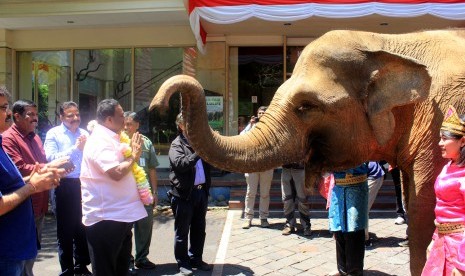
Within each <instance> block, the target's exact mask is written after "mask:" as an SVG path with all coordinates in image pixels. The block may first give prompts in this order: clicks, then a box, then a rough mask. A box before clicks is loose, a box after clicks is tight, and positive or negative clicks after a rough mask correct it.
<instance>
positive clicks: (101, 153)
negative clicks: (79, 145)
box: [80, 99, 147, 276]
mask: <svg viewBox="0 0 465 276" xmlns="http://www.w3.org/2000/svg"><path fill="white" fill-rule="evenodd" d="M123 114H124V112H123V108H122V107H121V106H120V105H119V103H118V102H117V101H116V100H114V99H105V100H103V101H101V102H100V103H99V104H98V106H97V121H98V125H96V126H95V128H94V130H93V132H92V134H91V135H90V136H89V138H88V139H87V142H86V146H85V148H84V153H83V160H82V165H81V176H80V179H81V191H82V215H83V217H82V223H83V224H84V225H85V227H86V235H87V240H88V243H89V252H90V257H91V263H92V273H93V275H96V276H99V275H102V276H107V275H115V276H117V275H122V276H126V275H127V273H128V269H129V258H130V254H131V246H132V242H131V239H132V232H131V229H132V225H133V222H134V221H137V220H139V219H141V218H144V217H146V216H147V212H146V211H145V208H144V205H143V204H142V201H141V200H140V198H139V194H138V191H137V186H136V181H135V178H134V175H133V173H132V165H133V164H134V162H136V160H138V159H139V157H140V155H141V141H142V140H141V135H140V134H139V133H135V134H134V135H133V136H132V139H131V143H130V146H129V148H130V149H131V151H132V152H131V155H129V157H127V158H125V157H124V154H123V151H124V149H125V145H124V143H120V132H121V130H122V129H123V128H124V116H123Z"/></svg>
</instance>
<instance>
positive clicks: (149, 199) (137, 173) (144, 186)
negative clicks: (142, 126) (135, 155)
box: [119, 132, 153, 205]
mask: <svg viewBox="0 0 465 276" xmlns="http://www.w3.org/2000/svg"><path fill="white" fill-rule="evenodd" d="M119 140H120V142H121V153H122V154H123V156H124V158H128V157H130V156H131V154H132V149H131V147H130V146H129V145H130V144H131V139H130V138H129V136H128V135H127V134H126V133H125V132H121V134H120V139H119ZM132 175H133V176H134V179H135V180H136V184H137V191H138V192H139V197H140V200H141V201H142V203H144V205H150V204H153V195H152V191H151V189H150V184H149V182H148V181H147V174H146V173H145V171H144V169H143V168H141V167H140V166H139V165H138V164H137V162H134V163H133V164H132Z"/></svg>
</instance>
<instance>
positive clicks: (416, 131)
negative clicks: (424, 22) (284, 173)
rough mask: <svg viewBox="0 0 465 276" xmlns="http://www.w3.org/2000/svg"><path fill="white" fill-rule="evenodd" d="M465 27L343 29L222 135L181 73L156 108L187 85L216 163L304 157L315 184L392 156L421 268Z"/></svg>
mask: <svg viewBox="0 0 465 276" xmlns="http://www.w3.org/2000/svg"><path fill="white" fill-rule="evenodd" d="M464 64H465V30H461V29H450V30H429V31H421V32H415V33H405V34H379V33H370V32H363V31H351V30H334V31H330V32H328V33H326V34H324V35H322V36H321V37H319V38H317V39H315V40H314V41H312V42H311V43H310V44H308V45H307V46H306V47H305V49H304V50H303V52H302V54H301V55H300V57H299V58H298V61H297V63H296V65H295V68H294V70H293V72H292V75H291V77H290V78H289V79H288V80H286V81H285V82H284V83H283V84H282V85H281V86H280V87H279V88H278V89H277V91H276V93H275V95H274V97H273V99H272V101H271V103H270V105H269V108H268V109H267V111H266V113H265V114H264V115H263V116H262V118H261V119H260V122H258V123H257V125H256V127H255V128H254V129H253V130H252V131H250V132H248V133H247V134H245V135H237V136H222V135H220V134H219V133H217V132H214V131H213V130H212V129H210V127H209V126H208V124H207V115H206V104H205V98H204V97H205V96H204V91H203V87H202V86H201V84H200V83H199V82H198V81H196V80H195V79H194V78H193V77H189V76H185V75H178V76H174V77H172V78H170V79H168V80H166V81H165V82H164V84H163V85H162V86H161V87H160V89H159V90H158V92H157V93H156V95H155V97H154V98H153V100H152V102H151V104H150V107H149V109H150V110H152V109H153V108H155V107H156V108H159V109H163V108H166V106H167V104H168V100H169V98H170V97H171V95H173V94H174V93H176V92H180V94H181V99H182V104H181V112H182V113H183V115H184V118H185V120H186V122H187V133H188V137H189V141H190V143H191V144H192V146H193V147H194V149H195V150H196V151H197V152H198V154H199V155H200V156H201V157H202V158H204V159H205V160H206V161H207V162H209V163H210V164H212V165H214V166H216V167H218V168H221V169H224V170H228V171H234V172H251V171H264V170H267V169H270V168H275V167H278V166H280V165H282V164H286V163H291V162H298V161H302V160H303V161H304V162H305V172H306V185H307V186H308V185H311V184H312V183H313V182H314V180H315V179H318V178H319V177H320V176H321V174H322V173H324V172H331V171H336V170H343V169H347V168H350V167H354V166H356V165H358V164H361V163H363V162H366V161H367V160H386V161H387V162H389V163H390V164H392V165H397V166H398V167H399V168H400V170H401V172H402V187H403V191H404V196H405V199H406V205H407V206H406V207H407V210H408V212H409V226H408V227H409V245H410V249H409V250H410V271H411V274H412V275H420V274H421V271H422V268H423V266H424V263H425V260H426V248H427V245H428V244H429V242H430V241H431V237H432V233H433V231H434V227H435V226H434V206H435V194H434V188H433V184H434V181H435V179H436V177H437V175H438V174H439V172H440V170H441V168H442V167H443V166H444V165H445V163H446V161H447V160H444V159H443V158H442V157H441V152H440V149H439V147H438V142H439V129H440V126H441V123H442V121H443V118H444V112H445V111H446V109H447V107H448V106H449V105H453V106H454V107H455V108H456V109H457V111H458V112H459V113H461V114H463V113H464V112H465V101H464V100H465V98H464V96H465V92H464V91H465V65H464Z"/></svg>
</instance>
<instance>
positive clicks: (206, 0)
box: [189, 0, 463, 13]
mask: <svg viewBox="0 0 465 276" xmlns="http://www.w3.org/2000/svg"><path fill="white" fill-rule="evenodd" d="M371 2H373V3H392V4H422V3H446V4H449V3H462V2H463V1H459V0H435V1H423V0H378V1H370V0H190V1H189V13H191V12H192V10H193V9H195V8H196V7H218V6H241V5H294V4H305V3H316V4H336V5H337V4H360V3H371Z"/></svg>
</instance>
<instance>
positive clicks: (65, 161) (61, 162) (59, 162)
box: [42, 157, 75, 177]
mask: <svg viewBox="0 0 465 276" xmlns="http://www.w3.org/2000/svg"><path fill="white" fill-rule="evenodd" d="M45 169H59V170H60V171H59V172H60V176H61V177H63V176H65V175H66V174H68V173H70V172H72V171H74V169H75V166H74V164H73V162H72V161H71V159H70V158H69V157H64V158H60V159H55V160H53V161H52V162H49V163H47V164H45V166H44V167H43V168H42V170H45Z"/></svg>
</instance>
